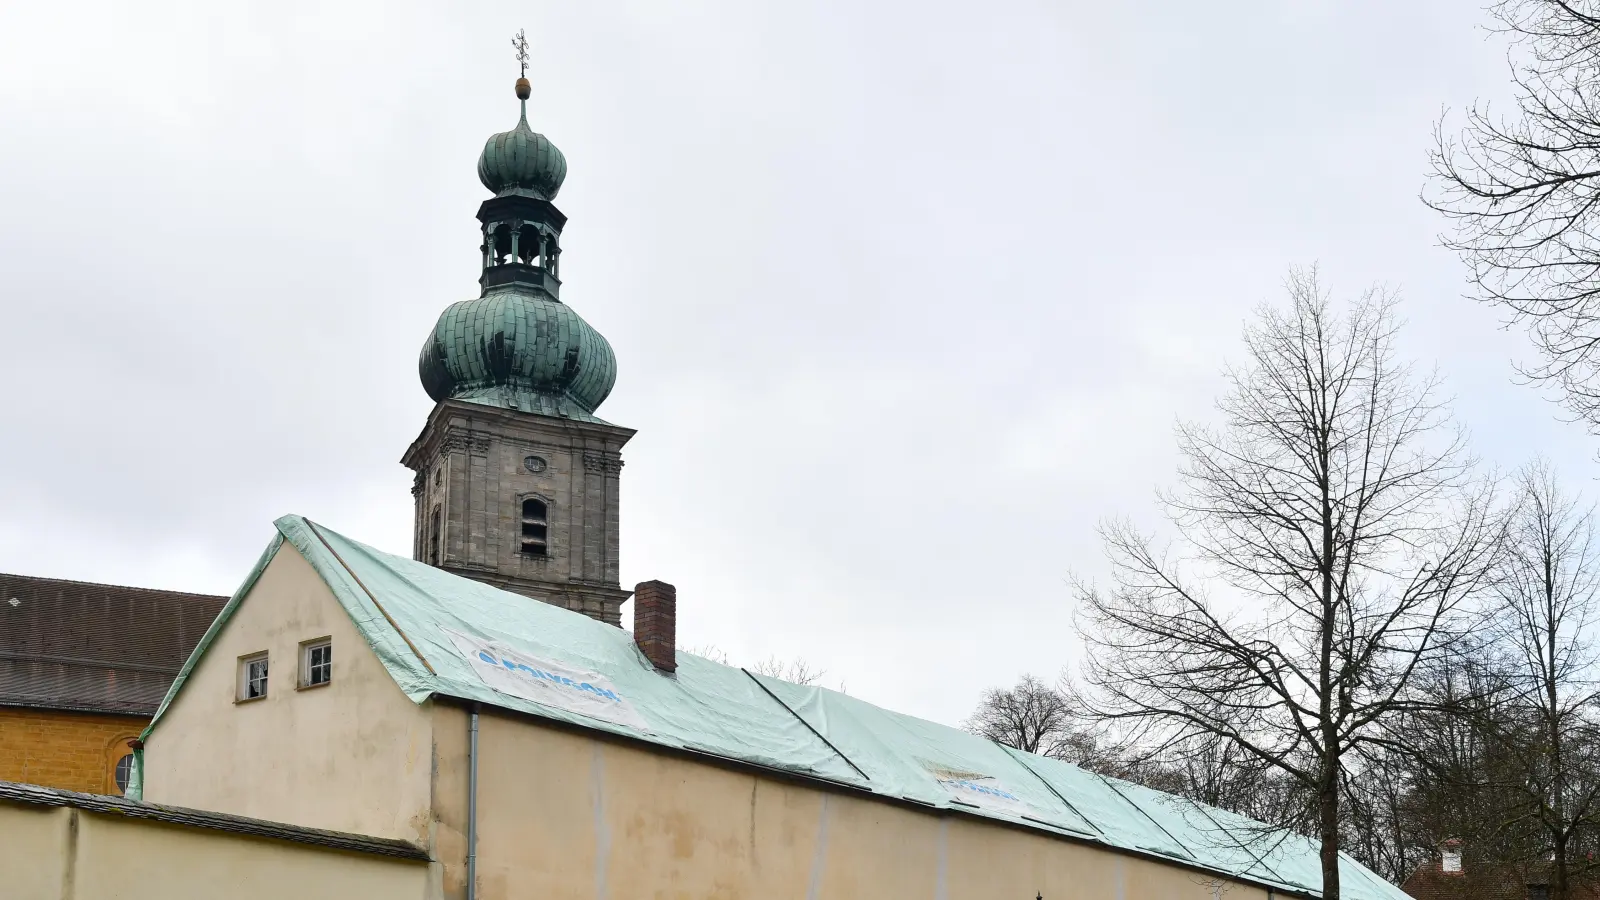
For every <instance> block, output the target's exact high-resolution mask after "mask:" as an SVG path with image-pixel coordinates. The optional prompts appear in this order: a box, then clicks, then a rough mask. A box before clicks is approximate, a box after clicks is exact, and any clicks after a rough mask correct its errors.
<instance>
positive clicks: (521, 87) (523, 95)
mask: <svg viewBox="0 0 1600 900" xmlns="http://www.w3.org/2000/svg"><path fill="white" fill-rule="evenodd" d="M532 93H533V86H532V85H530V84H528V79H526V78H518V79H517V99H518V100H526V99H528V96H529V95H531V94H532Z"/></svg>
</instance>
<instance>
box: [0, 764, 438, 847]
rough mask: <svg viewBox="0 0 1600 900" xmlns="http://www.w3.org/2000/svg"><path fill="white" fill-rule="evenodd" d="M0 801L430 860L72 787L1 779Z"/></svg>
mask: <svg viewBox="0 0 1600 900" xmlns="http://www.w3.org/2000/svg"><path fill="white" fill-rule="evenodd" d="M3 802H10V803H26V804H29V805H32V806H57V807H60V806H69V807H72V808H74V809H81V810H84V811H86V812H93V813H101V814H103V815H113V816H125V817H127V818H130V819H148V820H150V821H153V822H165V823H166V824H168V825H180V826H185V827H188V828H206V829H210V830H212V831H225V832H228V833H230V834H248V835H253V836H255V837H264V838H272V839H274V840H279V841H291V842H293V843H296V844H314V845H316V846H319V847H329V848H332V849H334V850H347V851H351V852H355V853H372V854H376V855H378V856H394V857H399V858H400V859H412V860H417V861H420V862H425V861H427V860H428V858H429V857H428V854H427V853H426V852H424V851H423V850H421V849H420V848H418V847H414V846H412V845H411V844H408V843H406V842H405V841H399V840H393V839H390V838H376V837H368V836H367V835H364V834H349V833H346V832H343V831H324V830H322V829H320V828H302V827H300V826H298V825H285V824H283V823H282V822H268V821H265V820H263V819H247V818H245V817H244V816H233V815H228V814H227V813H217V812H207V811H205V810H199V809H186V808H184V807H181V806H163V805H160V804H156V803H138V802H136V801H133V800H127V799H124V798H122V797H103V796H101V795H99V794H79V793H77V792H75V791H63V790H58V789H56V788H47V787H40V786H38V785H34V784H15V783H13V782H9V781H0V803H3Z"/></svg>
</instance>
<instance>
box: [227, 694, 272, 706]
mask: <svg viewBox="0 0 1600 900" xmlns="http://www.w3.org/2000/svg"><path fill="white" fill-rule="evenodd" d="M265 699H267V695H266V694H262V695H261V696H259V697H235V698H233V705H234V706H239V705H241V704H245V703H258V702H260V701H262V700H265Z"/></svg>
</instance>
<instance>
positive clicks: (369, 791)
mask: <svg viewBox="0 0 1600 900" xmlns="http://www.w3.org/2000/svg"><path fill="white" fill-rule="evenodd" d="M324 636H331V637H332V639H333V680H332V682H331V683H330V684H328V685H326V686H322V687H315V688H308V689H303V690H296V684H297V682H298V672H299V646H300V643H301V642H302V641H306V640H311V639H314V638H320V637H324ZM262 650H265V651H267V652H268V653H269V654H270V656H269V666H268V671H269V680H268V688H267V696H266V697H265V698H263V699H260V700H251V701H248V702H243V703H239V702H235V699H234V698H235V696H236V691H237V686H236V679H237V676H238V658H239V657H240V656H243V655H247V654H251V653H256V652H259V651H262ZM430 723H431V713H430V712H429V711H428V710H427V709H424V708H422V707H419V706H418V705H417V704H415V703H412V702H411V701H410V699H408V698H407V697H406V696H405V695H404V694H403V693H401V691H400V689H399V688H398V687H396V686H395V684H394V682H393V680H391V679H390V678H389V675H388V673H387V672H386V671H385V670H384V668H383V666H382V664H381V663H379V662H378V659H377V657H376V656H375V655H373V653H372V652H371V650H370V649H369V648H368V647H367V646H366V643H365V641H363V640H362V638H361V635H360V633H359V632H357V631H356V628H355V626H354V625H353V624H351V622H350V618H349V616H348V615H347V614H346V613H345V611H344V609H343V608H342V607H341V606H339V603H338V601H337V600H335V599H334V596H333V593H332V592H331V591H330V590H329V589H328V587H327V585H325V584H324V583H323V582H322V579H321V577H320V576H318V575H317V573H316V571H315V570H314V569H312V568H311V565H310V564H309V563H307V562H306V560H305V558H304V557H303V556H301V555H300V553H299V551H297V550H295V549H294V548H293V547H292V546H290V545H289V544H287V543H285V544H284V545H283V546H282V548H281V549H279V551H278V553H277V555H276V556H275V557H274V558H273V559H272V562H271V563H269V564H268V566H267V567H266V569H265V571H263V572H262V573H261V577H260V579H258V580H257V581H256V584H255V586H254V587H253V588H252V589H251V591H250V593H249V594H248V595H247V596H246V597H245V598H244V601H243V602H242V603H240V605H239V608H238V610H236V611H235V612H234V614H233V617H232V618H231V619H230V620H229V621H228V623H227V624H226V625H225V626H224V627H223V629H222V632H221V633H220V634H219V635H218V636H217V639H216V640H215V641H214V642H213V644H212V645H211V647H210V649H209V650H208V651H207V652H206V654H205V656H204V657H202V659H201V660H200V663H199V664H198V665H197V666H196V667H195V669H194V671H193V672H192V673H191V674H190V676H189V681H188V682H187V683H186V684H185V685H184V687H183V689H182V690H181V691H180V692H179V694H178V696H177V699H176V700H175V701H174V702H173V704H172V706H171V708H169V709H168V710H167V712H166V714H165V715H164V716H163V717H162V718H161V721H160V722H159V723H158V725H157V726H156V729H155V730H154V731H153V732H152V733H151V736H150V740H149V743H148V744H147V746H146V748H145V755H144V758H145V787H144V799H145V800H147V801H149V802H151V803H170V804H173V805H176V806H188V807H193V808H196V809H209V810H216V811H219V812H227V813H234V814H236V815H243V816H252V817H255V818H261V819H270V820H273V821H279V822H288V823H291V824H295V825H305V826H309V827H313V828H327V829H332V830H335V831H348V832H354V833H356V834H366V835H372V836H376V837H389V838H400V839H403V840H408V841H412V842H414V843H417V844H418V845H420V846H426V845H427V842H428V837H429V822H430V813H429V791H430V789H431V781H432V774H431V769H432V763H433V745H432V730H431V725H430Z"/></svg>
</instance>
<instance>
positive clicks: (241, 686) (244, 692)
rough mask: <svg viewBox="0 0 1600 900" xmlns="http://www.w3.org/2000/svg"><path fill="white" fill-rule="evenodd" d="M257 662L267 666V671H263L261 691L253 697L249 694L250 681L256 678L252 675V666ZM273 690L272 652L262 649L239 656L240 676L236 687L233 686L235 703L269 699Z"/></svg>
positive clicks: (236, 680) (235, 684)
mask: <svg viewBox="0 0 1600 900" xmlns="http://www.w3.org/2000/svg"><path fill="white" fill-rule="evenodd" d="M256 663H261V664H263V665H264V666H265V667H266V668H265V671H263V672H262V673H261V693H259V694H257V695H256V696H254V697H251V696H249V692H250V682H251V681H253V680H254V679H252V678H251V677H250V667H251V666H253V665H255V664H256ZM271 692H272V663H271V654H269V653H268V652H267V651H266V650H262V651H260V652H258V653H247V654H245V655H243V656H241V657H239V666H238V677H237V678H236V679H235V683H234V688H233V702H234V703H254V702H256V701H257V700H265V699H267V696H268V694H270V693H271Z"/></svg>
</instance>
